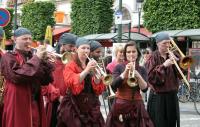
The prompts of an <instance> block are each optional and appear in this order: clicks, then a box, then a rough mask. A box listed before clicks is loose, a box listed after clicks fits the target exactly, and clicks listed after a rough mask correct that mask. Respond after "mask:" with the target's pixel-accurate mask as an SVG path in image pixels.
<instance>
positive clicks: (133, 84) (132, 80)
mask: <svg viewBox="0 0 200 127" xmlns="http://www.w3.org/2000/svg"><path fill="white" fill-rule="evenodd" d="M136 82H137V79H136V78H135V77H132V78H128V80H127V84H128V86H130V87H136V86H137V83H136Z"/></svg>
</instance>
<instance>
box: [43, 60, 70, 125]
mask: <svg viewBox="0 0 200 127" xmlns="http://www.w3.org/2000/svg"><path fill="white" fill-rule="evenodd" d="M54 66H55V70H54V71H53V78H54V81H53V83H51V84H49V85H48V86H45V87H43V88H42V93H43V95H44V96H45V97H46V98H45V101H46V112H47V125H48V126H50V124H51V118H52V110H53V102H54V101H55V100H57V99H59V97H60V96H64V95H65V94H66V89H67V87H66V85H65V83H64V78H63V70H64V67H65V64H63V63H62V61H61V60H60V59H57V60H56V62H55V65H54ZM53 117H55V119H56V116H53Z"/></svg>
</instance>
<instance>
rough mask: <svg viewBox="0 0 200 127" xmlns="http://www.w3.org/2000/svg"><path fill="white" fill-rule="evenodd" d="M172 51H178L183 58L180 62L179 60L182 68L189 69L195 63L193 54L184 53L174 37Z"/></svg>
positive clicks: (171, 40) (171, 41)
mask: <svg viewBox="0 0 200 127" xmlns="http://www.w3.org/2000/svg"><path fill="white" fill-rule="evenodd" d="M170 44H171V46H170V49H169V50H170V51H172V52H173V51H178V52H179V54H180V56H181V58H180V62H179V65H180V67H181V68H182V69H187V68H189V67H190V66H191V65H192V64H193V63H194V60H193V59H192V57H191V56H185V55H184V54H183V52H181V50H180V49H179V48H178V46H177V45H176V43H175V42H174V40H173V39H172V38H170Z"/></svg>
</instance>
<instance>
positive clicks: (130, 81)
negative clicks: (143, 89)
mask: <svg viewBox="0 0 200 127" xmlns="http://www.w3.org/2000/svg"><path fill="white" fill-rule="evenodd" d="M127 84H128V85H129V86H130V87H136V86H137V85H138V84H137V79H136V78H135V62H134V63H133V67H132V69H131V70H129V74H128V80H127Z"/></svg>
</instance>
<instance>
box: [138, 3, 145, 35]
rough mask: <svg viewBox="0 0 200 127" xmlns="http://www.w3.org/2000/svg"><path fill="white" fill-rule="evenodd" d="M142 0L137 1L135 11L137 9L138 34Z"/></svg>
mask: <svg viewBox="0 0 200 127" xmlns="http://www.w3.org/2000/svg"><path fill="white" fill-rule="evenodd" d="M143 1H144V0H137V9H138V33H140V17H141V11H142V3H143Z"/></svg>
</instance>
